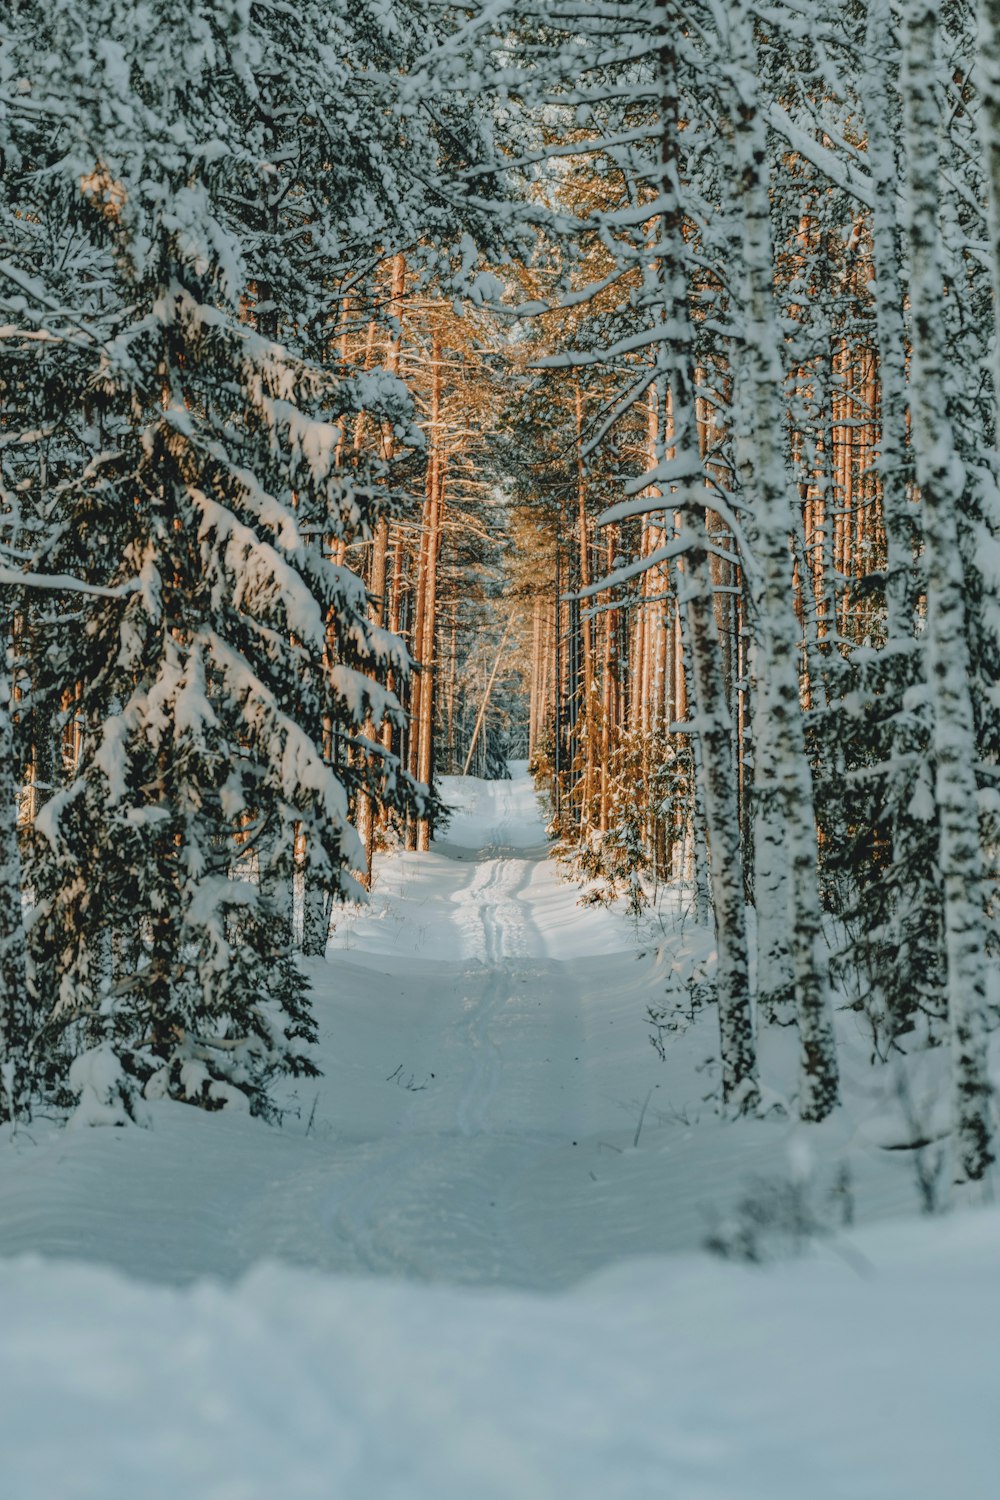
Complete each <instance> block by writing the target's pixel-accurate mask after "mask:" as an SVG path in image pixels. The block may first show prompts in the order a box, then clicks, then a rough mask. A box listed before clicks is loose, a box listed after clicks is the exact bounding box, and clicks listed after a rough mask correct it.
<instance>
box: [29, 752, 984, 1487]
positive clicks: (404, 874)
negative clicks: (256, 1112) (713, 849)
mask: <svg viewBox="0 0 1000 1500" xmlns="http://www.w3.org/2000/svg"><path fill="white" fill-rule="evenodd" d="M516 772H517V774H515V776H514V779H513V780H512V781H509V782H496V783H488V782H479V781H475V780H474V779H472V778H470V779H468V780H464V781H463V780H450V781H447V782H446V783H445V786H444V788H443V790H444V793H445V796H446V798H447V799H448V800H449V801H450V802H452V804H453V805H455V807H456V812H455V815H454V817H453V818H452V820H451V823H450V826H449V827H448V828H447V830H446V831H445V832H444V833H443V835H442V837H441V838H440V839H439V841H438V842H437V844H436V845H435V848H434V850H433V852H432V853H431V854H429V855H412V854H397V855H394V856H392V857H387V858H385V859H383V860H382V862H381V864H380V866H379V869H378V878H377V882H376V888H375V891H374V894H373V899H372V902H371V904H370V906H369V907H368V908H367V909H361V908H355V909H351V910H348V911H345V912H343V913H341V914H340V915H339V917H338V921H337V926H336V930H335V933H334V942H333V943H332V944H331V946H330V949H329V950H328V954H327V959H326V961H325V962H322V963H319V962H317V963H314V964H312V965H311V966H310V973H311V977H312V978H313V981H314V985H315V990H316V1000H317V1007H318V1012H319V1015H320V1020H321V1027H322V1057H321V1062H322V1065H323V1067H324V1077H323V1078H322V1079H321V1080H318V1081H316V1082H309V1083H307V1084H299V1085H298V1086H297V1088H296V1090H295V1091H293V1092H292V1094H291V1095H290V1098H289V1102H290V1103H296V1104H297V1105H298V1107H299V1111H300V1112H299V1114H298V1116H297V1117H294V1116H293V1117H289V1119H288V1120H287V1121H286V1124H285V1126H284V1127H283V1128H282V1129H280V1130H278V1129H274V1128H271V1127H268V1126H266V1125H263V1124H261V1123H259V1122H256V1121H253V1120H251V1119H249V1118H248V1117H247V1116H245V1115H239V1114H231V1113H228V1112H227V1113H224V1114H222V1115H213V1116H209V1115H205V1114H203V1113H202V1112H200V1111H198V1110H195V1109H192V1108H189V1107H186V1106H183V1105H177V1104H170V1103H167V1102H165V1101H157V1102H154V1103H152V1104H151V1105H150V1116H151V1122H152V1123H151V1128H149V1129H147V1130H142V1129H137V1128H134V1127H129V1128H125V1129H115V1128H104V1129H79V1130H74V1131H72V1132H67V1131H65V1130H64V1129H61V1128H58V1129H57V1128H55V1126H53V1125H49V1124H47V1123H46V1122H44V1121H42V1122H36V1123H35V1124H34V1125H32V1126H31V1127H30V1130H22V1131H21V1132H20V1133H19V1134H18V1136H17V1137H16V1138H15V1139H14V1140H13V1141H12V1142H9V1143H8V1144H6V1145H4V1147H3V1150H2V1164H0V1255H2V1256H4V1257H7V1258H6V1259H4V1260H2V1261H0V1328H2V1330H3V1336H2V1338H0V1442H2V1447H0V1451H2V1452H3V1455H4V1459H3V1479H2V1481H0V1494H2V1495H3V1496H5V1497H6V1496H9V1497H11V1500H84V1497H86V1500H160V1497H164V1500H166V1497H168V1496H169V1497H171V1500H173V1497H175V1496H177V1495H181V1494H184V1495H187V1496H192V1497H196V1500H201V1497H205V1500H258V1497H259V1500H308V1497H314V1496H315V1497H324V1500H326V1497H331V1500H340V1497H344V1500H355V1497H356V1500H492V1497H498V1500H499V1497H503V1500H508V1497H509V1500H548V1497H552V1500H562V1497H566V1500H591V1497H593V1500H616V1497H622V1500H631V1497H635V1500H645V1497H649V1500H758V1497H759V1500H896V1497H899V1500H941V1497H943V1496H945V1495H953V1496H955V1497H956V1500H980V1497H983V1500H986V1497H987V1496H989V1497H991V1500H992V1497H993V1496H994V1495H995V1494H996V1493H997V1474H998V1473H1000V1439H998V1438H997V1436H996V1412H997V1410H998V1409H1000V1355H998V1353H997V1350H998V1349H1000V1274H998V1271H1000V1213H998V1212H997V1211H996V1210H995V1209H981V1208H980V1209H976V1210H969V1211H963V1212H961V1213H957V1214H955V1215H953V1216H952V1217H950V1218H948V1219H946V1220H943V1221H928V1220H918V1219H915V1218H912V1217H901V1216H909V1215H912V1213H913V1210H914V1206H915V1189H914V1172H913V1169H912V1163H911V1161H910V1160H909V1158H910V1155H911V1153H908V1152H901V1151H898V1150H896V1151H894V1150H887V1149H885V1147H886V1146H887V1145H891V1144H893V1143H894V1141H895V1140H896V1137H895V1136H894V1135H893V1130H892V1128H891V1112H892V1111H891V1101H890V1102H887V1100H886V1098H885V1097H868V1093H869V1091H870V1085H871V1075H870V1073H869V1072H868V1070H867V1069H866V1067H865V1066H864V1056H865V1044H864V1039H863V1037H862V1036H861V1035H860V1033H859V1034H857V1035H855V1034H853V1033H851V1032H850V1031H849V1030H845V1032H844V1034H843V1036H842V1056H843V1059H844V1063H845V1073H846V1075H847V1079H848V1087H849V1089H850V1088H851V1080H852V1077H855V1078H856V1085H855V1086H854V1090H853V1094H852V1096H851V1100H850V1107H849V1108H848V1109H845V1110H842V1111H841V1112H839V1114H838V1116H837V1117H836V1118H835V1119H834V1120H832V1121H830V1122H828V1123H827V1124H826V1125H824V1126H823V1127H811V1128H810V1129H808V1130H803V1129H802V1128H801V1127H798V1126H796V1125H794V1124H793V1123H791V1122H790V1120H789V1119H788V1118H787V1117H780V1116H778V1115H777V1114H776V1115H774V1116H773V1117H771V1118H768V1119H765V1120H759V1121H757V1120H755V1121H749V1122H741V1123H739V1124H730V1123H725V1122H723V1121H721V1120H719V1119H718V1118H717V1116H716V1115H715V1113H714V1109H713V1106H712V1105H711V1104H710V1103H706V1102H705V1097H704V1096H706V1095H707V1094H709V1093H711V1092H712V1084H713V1080H714V1078H715V1076H716V1075H715V1073H714V1072H713V1070H712V1068H711V1066H708V1067H701V1070H700V1071H699V1067H700V1065H702V1064H704V1063H705V1062H706V1060H707V1059H708V1058H709V1057H710V1055H711V1054H712V1045H713V1036H712V1024H713V1022H712V1017H711V1016H710V1015H707V1014H706V1016H704V1017H703V1018H702V1019H701V1020H700V1021H698V1022H696V1023H695V1024H694V1025H693V1026H692V1027H691V1028H690V1029H689V1030H688V1031H687V1032H686V1033H684V1034H683V1035H680V1036H678V1037H677V1038H675V1039H673V1040H672V1041H671V1043H670V1045H669V1047H668V1055H667V1060H666V1062H661V1061H660V1060H659V1059H658V1058H657V1056H656V1054H655V1053H654V1051H653V1049H652V1048H651V1047H650V1046H649V1042H648V1026H647V1024H646V1021H645V1008H646V1006H647V1004H649V1003H650V1002H655V1001H656V1000H657V999H659V998H661V997H662V995H663V993H664V990H665V986H666V983H667V978H668V970H669V968H670V964H671V958H670V955H669V951H668V952H667V953H666V954H665V953H664V952H660V953H659V954H657V953H656V952H654V951H653V949H652V948H651V947H650V946H649V945H648V943H647V951H646V952H645V955H644V956H642V957H639V956H637V955H638V952H639V951H640V950H641V948H642V942H641V941H640V939H641V938H642V936H643V935H642V934H641V933H638V934H637V932H636V930H635V928H634V926H633V925H632V924H631V923H630V922H629V920H628V919H626V918H624V917H622V916H621V915H620V914H618V913H617V912H611V911H606V910H604V909H602V908H595V907H592V906H581V905H580V904H578V902H577V899H576V898H577V892H576V890H575V889H574V888H573V887H571V886H569V885H566V884H564V883H561V882H560V880H559V877H558V873H557V872H556V870H555V868H554V867H553V865H552V863H551V861H549V860H547V858H546V849H547V846H546V844H545V840H544V834H543V829H542V823H541V819H540V815H539V812H538V808H537V805H536V802H535V797H534V792H533V789H532V787H531V783H530V781H529V780H528V778H527V776H526V774H524V770H523V768H522V767H518V768H516ZM646 936H647V938H648V934H647V935H646ZM674 941H675V943H676V944H687V946H688V948H691V947H696V946H697V944H698V943H699V942H702V943H704V935H699V934H698V933H696V932H690V931H688V932H687V933H685V932H684V930H682V929H680V928H678V929H677V933H676V935H675V939H674ZM668 950H669V944H668ZM793 1046H794V1043H793V1038H791V1036H790V1035H789V1034H787V1033H778V1034H777V1035H776V1036H773V1035H772V1036H770V1037H769V1039H768V1043H767V1048H766V1050H765V1054H764V1057H763V1073H764V1079H765V1083H767V1084H769V1086H770V1087H771V1088H772V1089H774V1090H775V1092H776V1093H778V1094H780V1093H781V1092H782V1083H783V1080H785V1079H787V1078H790V1077H794V1057H793ZM88 1076H89V1075H88ZM97 1113H98V1116H99V1115H100V1111H98V1112H97ZM845 1171H846V1172H848V1173H849V1175H850V1183H851V1187H850V1196H851V1199H852V1201H853V1207H854V1212H855V1215H856V1217H857V1219H858V1221H859V1222H860V1223H861V1224H862V1227H861V1228H856V1227H853V1226H852V1227H849V1228H844V1229H842V1230H840V1231H838V1232H834V1233H831V1234H829V1235H827V1236H826V1237H822V1238H820V1239H819V1240H818V1241H817V1242H816V1243H815V1244H814V1245H813V1246H812V1248H811V1249H809V1250H808V1252H807V1253H806V1254H804V1255H802V1256H799V1257H798V1258H794V1259H780V1260H775V1261H773V1262H772V1263H770V1264H768V1265H767V1266H766V1267H764V1268H763V1269H748V1268H746V1267H744V1266H741V1265H736V1264H733V1263H730V1262H722V1261H718V1260H713V1259H711V1258H710V1257H708V1256H707V1255H705V1254H703V1253H701V1251H700V1249H699V1247H700V1245H701V1243H702V1241H703V1239H704V1237H705V1234H706V1230H707V1229H708V1227H709V1226H710V1225H711V1224H712V1222H713V1221H714V1220H715V1219H716V1218H718V1217H719V1216H725V1215H726V1214H727V1213H729V1212H730V1211H731V1210H732V1208H733V1205H734V1204H735V1203H736V1202H737V1201H738V1200H739V1199H740V1198H741V1197H742V1196H744V1195H745V1194H746V1193H747V1192H748V1191H752V1190H753V1188H754V1183H755V1181H758V1180H760V1179H769V1180H775V1179H777V1178H782V1179H784V1180H786V1181H787V1180H798V1181H800V1182H801V1181H802V1180H803V1179H808V1180H810V1181H811V1182H812V1183H813V1184H814V1187H812V1188H810V1192H811V1193H812V1194H813V1197H812V1199H811V1200H810V1201H814V1202H815V1205H816V1206H817V1208H820V1207H821V1206H822V1204H823V1203H824V1202H825V1201H826V1198H825V1195H828V1191H829V1187H830V1183H831V1182H832V1180H833V1177H832V1174H833V1173H835V1172H839V1173H841V1174H843V1173H844V1172H845ZM886 1219H888V1220H890V1222H884V1223H879V1224H874V1223H872V1222H870V1221H874V1220H886ZM677 1252H679V1253H677Z"/></svg>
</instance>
